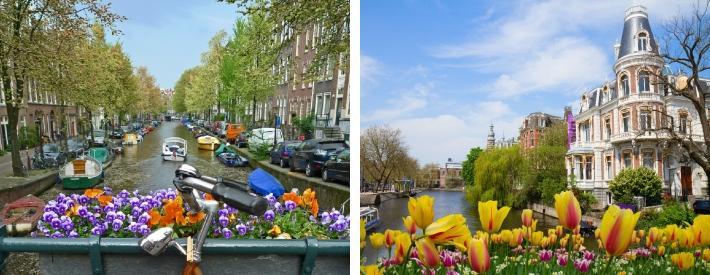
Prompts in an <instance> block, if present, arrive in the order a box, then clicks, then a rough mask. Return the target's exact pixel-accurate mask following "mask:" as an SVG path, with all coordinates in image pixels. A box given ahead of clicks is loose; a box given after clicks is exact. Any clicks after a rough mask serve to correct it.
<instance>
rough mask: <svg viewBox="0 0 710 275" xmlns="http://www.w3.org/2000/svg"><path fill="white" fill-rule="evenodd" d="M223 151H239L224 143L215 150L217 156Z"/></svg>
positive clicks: (234, 152)
mask: <svg viewBox="0 0 710 275" xmlns="http://www.w3.org/2000/svg"><path fill="white" fill-rule="evenodd" d="M222 153H233V154H236V153H237V152H236V151H235V150H234V149H232V148H231V147H229V146H227V144H224V143H222V144H221V145H220V146H219V148H217V150H215V151H214V155H215V156H219V155H220V154H222Z"/></svg>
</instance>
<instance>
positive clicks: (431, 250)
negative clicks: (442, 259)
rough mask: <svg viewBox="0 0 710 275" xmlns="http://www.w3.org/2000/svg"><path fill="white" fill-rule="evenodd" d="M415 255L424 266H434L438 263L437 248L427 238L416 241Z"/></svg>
mask: <svg viewBox="0 0 710 275" xmlns="http://www.w3.org/2000/svg"><path fill="white" fill-rule="evenodd" d="M417 255H418V257H419V260H421V262H422V264H423V265H424V266H426V267H436V266H438V265H439V250H437V249H436V246H435V245H434V243H433V242H432V241H431V240H429V239H428V238H422V239H420V240H418V241H417Z"/></svg>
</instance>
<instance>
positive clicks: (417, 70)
mask: <svg viewBox="0 0 710 275" xmlns="http://www.w3.org/2000/svg"><path fill="white" fill-rule="evenodd" d="M694 2H695V1H693V0H682V1H663V0H646V1H643V0H636V1H619V0H611V1H581V0H579V1H578V0H572V1H563V0H551V1H494V0H482V1H439V0H421V1H419V0H400V1H376V0H363V1H362V2H361V4H360V6H361V17H360V22H361V27H360V28H361V29H360V33H361V56H360V74H361V87H362V88H361V89H362V91H361V102H360V105H361V108H362V109H361V112H360V113H361V129H365V128H367V127H370V126H373V125H388V126H390V127H393V128H398V129H400V130H401V131H402V133H403V134H404V137H405V138H404V140H405V143H406V144H407V146H408V147H409V151H410V155H412V156H413V157H414V158H416V159H418V160H419V163H420V165H423V164H426V163H438V164H443V163H444V162H445V161H446V160H447V159H448V158H452V159H453V160H454V161H463V160H465V157H466V154H467V153H468V151H469V150H470V149H471V148H472V147H476V146H481V147H485V144H486V137H487V135H488V132H489V125H490V124H491V123H493V124H494V125H495V134H496V138H500V137H506V138H510V137H517V136H518V129H519V127H520V125H521V123H522V121H523V119H524V117H525V116H526V115H527V114H529V113H532V112H537V111H540V112H546V113H549V114H553V115H557V116H562V115H563V112H564V107H565V106H572V107H573V109H574V110H578V109H579V106H578V105H579V97H580V96H581V94H582V93H583V92H584V91H586V90H589V89H592V88H594V87H597V86H598V85H600V84H601V83H603V82H604V81H606V80H611V79H613V78H614V74H613V68H612V66H613V63H614V61H615V57H614V48H613V45H614V44H615V42H616V41H617V40H619V39H621V33H622V30H623V22H624V11H625V10H626V9H627V8H628V7H630V6H631V5H632V4H633V3H636V4H642V5H644V6H646V7H647V8H648V11H647V12H648V14H649V19H650V23H651V28H652V32H653V33H654V36H655V37H656V41H659V38H660V36H661V35H663V32H662V24H663V23H664V22H667V20H669V19H670V18H672V17H674V16H675V15H677V14H682V13H687V12H688V11H689V10H690V9H691V3H694ZM575 112H576V111H575Z"/></svg>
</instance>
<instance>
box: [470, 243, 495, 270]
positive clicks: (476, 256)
mask: <svg viewBox="0 0 710 275" xmlns="http://www.w3.org/2000/svg"><path fill="white" fill-rule="evenodd" d="M466 243H467V250H466V252H467V254H468V262H469V264H471V269H473V270H474V271H476V272H477V273H483V272H486V271H488V269H490V268H491V257H490V255H489V254H488V244H487V243H486V242H484V241H483V240H479V239H473V238H471V239H469V240H468V241H467V242H466Z"/></svg>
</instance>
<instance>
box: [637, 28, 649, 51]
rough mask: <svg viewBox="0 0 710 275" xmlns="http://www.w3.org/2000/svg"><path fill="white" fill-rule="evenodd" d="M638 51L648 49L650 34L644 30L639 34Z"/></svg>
mask: <svg viewBox="0 0 710 275" xmlns="http://www.w3.org/2000/svg"><path fill="white" fill-rule="evenodd" d="M638 51H648V35H646V33H644V32H642V33H639V35H638Z"/></svg>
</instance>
